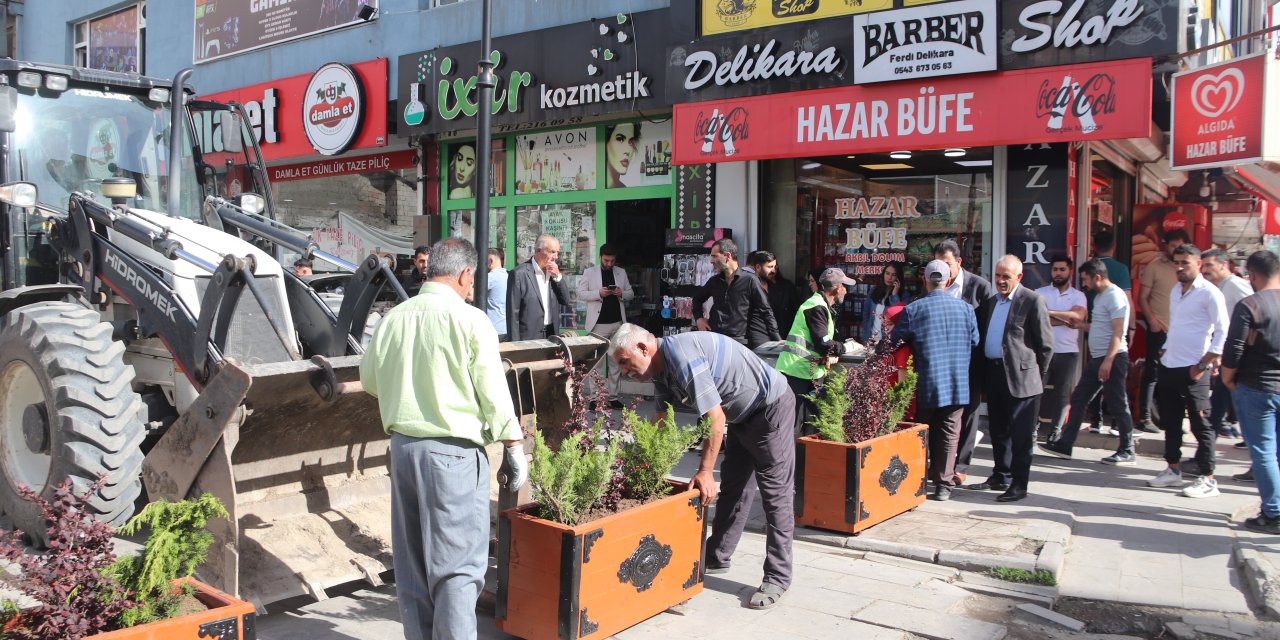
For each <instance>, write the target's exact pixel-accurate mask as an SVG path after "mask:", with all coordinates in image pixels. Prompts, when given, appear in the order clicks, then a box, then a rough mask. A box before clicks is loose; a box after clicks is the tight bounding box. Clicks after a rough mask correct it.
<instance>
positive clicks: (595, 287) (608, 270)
mask: <svg viewBox="0 0 1280 640" xmlns="http://www.w3.org/2000/svg"><path fill="white" fill-rule="evenodd" d="M635 297H636V294H635V292H634V291H632V290H631V282H630V281H629V280H627V271H626V270H625V269H623V268H622V267H619V266H618V252H617V251H616V250H615V249H614V248H613V245H611V244H607V243H606V244H605V245H604V246H602V247H600V264H599V265H597V266H594V267H591V268H589V269H587V270H586V271H584V272H583V273H582V277H581V278H578V299H579V300H583V301H585V302H586V303H587V331H590V332H591V333H594V334H596V335H599V336H601V337H603V338H604V339H606V340H612V339H613V334H614V333H616V332H617V331H618V327H621V326H622V324H623V323H624V322H626V321H627V303H628V302H630V301H631V300H632V298H635ZM596 366H597V367H603V368H604V369H605V377H606V379H607V380H608V381H609V404H610V405H612V406H613V407H614V408H615V409H621V408H622V401H620V400H618V372H619V369H618V367H617V366H616V365H612V363H610V362H609V359H608V358H600V361H599V362H597V363H596Z"/></svg>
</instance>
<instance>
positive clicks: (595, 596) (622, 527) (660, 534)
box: [495, 483, 707, 640]
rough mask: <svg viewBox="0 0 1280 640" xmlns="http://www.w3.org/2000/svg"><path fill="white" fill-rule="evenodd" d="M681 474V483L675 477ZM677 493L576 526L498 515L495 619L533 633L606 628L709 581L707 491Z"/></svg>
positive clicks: (570, 638)
mask: <svg viewBox="0 0 1280 640" xmlns="http://www.w3.org/2000/svg"><path fill="white" fill-rule="evenodd" d="M673 484H674V483H673ZM676 487H677V491H679V493H675V494H674V495H670V496H667V497H666V498H663V499H661V500H658V501H655V502H650V503H649V504H646V505H644V506H641V507H637V508H635V509H630V510H627V511H623V512H621V513H617V514H614V515H611V516H608V517H606V518H601V519H599V520H594V521H592V522H587V523H584V524H580V525H576V526H572V527H570V526H566V525H562V524H559V523H555V522H551V521H549V520H543V519H541V518H537V517H534V516H533V515H531V514H530V512H531V511H532V510H533V509H534V506H533V505H526V506H524V507H519V508H516V509H509V510H507V511H504V512H503V513H502V515H501V517H500V518H499V520H498V594H497V604H496V610H495V614H496V617H497V623H498V628H499V629H501V630H502V631H504V632H506V633H509V634H511V635H514V636H519V637H521V638H528V639H529V640H542V639H544V638H561V639H566V640H577V639H578V638H607V637H609V636H611V635H613V634H615V633H617V632H619V631H622V630H623V629H626V628H628V627H631V626H633V625H635V624H638V623H640V622H642V621H644V620H646V619H648V618H650V617H652V616H655V615H657V614H659V613H662V612H663V611H665V610H667V609H669V608H670V607H672V606H674V605H677V604H680V603H681V602H684V601H686V600H688V599H690V598H692V597H693V596H695V595H697V594H698V593H700V592H701V591H702V578H703V569H704V566H705V565H704V562H703V554H704V552H705V545H706V528H707V519H706V515H707V514H706V508H705V507H703V506H702V494H701V492H698V491H687V490H685V485H682V484H681V485H676Z"/></svg>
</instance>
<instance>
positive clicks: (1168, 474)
mask: <svg viewBox="0 0 1280 640" xmlns="http://www.w3.org/2000/svg"><path fill="white" fill-rule="evenodd" d="M1182 483H1183V480H1182V472H1181V471H1174V470H1173V469H1170V468H1168V467H1165V470H1164V471H1161V472H1160V473H1159V474H1157V475H1156V477H1154V478H1152V479H1150V480H1148V481H1147V485H1148V486H1152V487H1172V486H1174V485H1179V484H1182Z"/></svg>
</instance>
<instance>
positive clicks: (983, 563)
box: [938, 549, 1036, 571]
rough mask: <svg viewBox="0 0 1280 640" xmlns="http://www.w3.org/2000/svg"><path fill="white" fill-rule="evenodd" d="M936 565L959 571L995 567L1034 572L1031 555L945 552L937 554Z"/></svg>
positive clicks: (1034, 564)
mask: <svg viewBox="0 0 1280 640" xmlns="http://www.w3.org/2000/svg"><path fill="white" fill-rule="evenodd" d="M938 564H945V565H949V566H952V567H958V568H960V569H970V570H975V569H976V570H985V569H994V568H996V567H1007V568H1009V569H1023V570H1026V571H1035V569H1036V558H1035V556H1033V555H1025V556H1007V555H993V554H985V553H975V552H973V551H963V550H947V549H944V550H942V551H939V552H938Z"/></svg>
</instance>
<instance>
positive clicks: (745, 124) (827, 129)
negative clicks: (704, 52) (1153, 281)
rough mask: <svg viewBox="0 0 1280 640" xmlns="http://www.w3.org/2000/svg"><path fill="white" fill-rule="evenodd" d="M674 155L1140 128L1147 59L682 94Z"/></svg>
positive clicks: (739, 154)
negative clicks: (731, 93)
mask: <svg viewBox="0 0 1280 640" xmlns="http://www.w3.org/2000/svg"><path fill="white" fill-rule="evenodd" d="M673 117H674V122H675V125H674V132H673V134H672V135H673V138H674V139H673V144H674V147H675V150H674V161H675V162H676V163H677V164H688V163H702V162H721V161H726V160H760V159H768V158H792V157H805V156H822V155H837V154H852V153H871V152H881V151H893V150H898V149H938V148H943V147H975V146H992V145H1005V144H1028V143H1035V142H1071V141H1079V140H1103V139H1114V138H1137V137H1146V136H1147V135H1149V134H1150V130H1151V61H1150V60H1147V59H1138V60H1126V61H1122V62H1116V63H1106V64H1088V65H1073V66H1068V67H1050V68H1045V69H1030V70H1024V71H1005V72H998V73H988V74H983V75H978V76H964V77H949V78H930V79H928V80H920V81H915V82H895V83H892V84H877V85H864V86H857V87H842V88H835V89H821V90H816V91H800V92H794V93H787V94H780V95H773V96H757V97H752V98H742V99H737V100H718V101H712V102H701V103H693V104H679V105H676V107H675V110H674V116H673Z"/></svg>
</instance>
